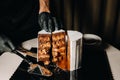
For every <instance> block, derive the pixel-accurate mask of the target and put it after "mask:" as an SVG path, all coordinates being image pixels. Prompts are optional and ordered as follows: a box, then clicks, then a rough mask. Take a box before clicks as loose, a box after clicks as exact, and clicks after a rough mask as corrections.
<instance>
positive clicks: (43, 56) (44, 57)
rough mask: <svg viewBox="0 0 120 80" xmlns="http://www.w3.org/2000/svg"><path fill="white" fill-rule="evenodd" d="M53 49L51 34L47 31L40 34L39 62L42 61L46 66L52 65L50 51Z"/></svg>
mask: <svg viewBox="0 0 120 80" xmlns="http://www.w3.org/2000/svg"><path fill="white" fill-rule="evenodd" d="M50 49H51V33H49V32H46V31H45V30H42V31H39V32H38V52H37V61H38V62H39V61H41V62H43V63H44V65H48V64H49V63H50V53H51V51H50Z"/></svg>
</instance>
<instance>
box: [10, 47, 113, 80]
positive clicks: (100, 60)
mask: <svg viewBox="0 0 120 80" xmlns="http://www.w3.org/2000/svg"><path fill="white" fill-rule="evenodd" d="M27 66H28V65H27V64H26V63H25V62H24V61H23V62H22V63H21V65H20V66H19V68H18V69H17V70H16V72H15V73H14V74H13V76H12V77H11V79H10V80H113V77H112V73H111V69H110V65H109V62H108V58H107V54H106V52H105V50H104V49H103V48H101V47H95V46H94V47H89V46H87V47H83V55H82V65H81V66H82V67H81V68H80V69H78V70H76V71H72V72H61V73H60V74H57V73H56V74H55V75H54V76H53V77H52V78H50V79H43V78H40V77H38V76H33V75H30V74H28V73H27V72H25V71H23V70H22V69H24V70H25V69H27ZM71 74H72V76H71Z"/></svg>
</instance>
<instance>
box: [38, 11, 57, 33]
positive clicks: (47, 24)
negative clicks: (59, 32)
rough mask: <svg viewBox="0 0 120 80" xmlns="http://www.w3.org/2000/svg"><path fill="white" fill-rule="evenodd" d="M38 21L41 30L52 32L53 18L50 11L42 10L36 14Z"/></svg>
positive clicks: (53, 28)
mask: <svg viewBox="0 0 120 80" xmlns="http://www.w3.org/2000/svg"><path fill="white" fill-rule="evenodd" d="M38 23H39V25H40V28H41V29H42V30H45V31H47V32H53V31H54V30H55V27H54V22H53V18H52V16H51V14H50V13H47V12H42V13H40V14H39V16H38Z"/></svg>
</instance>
